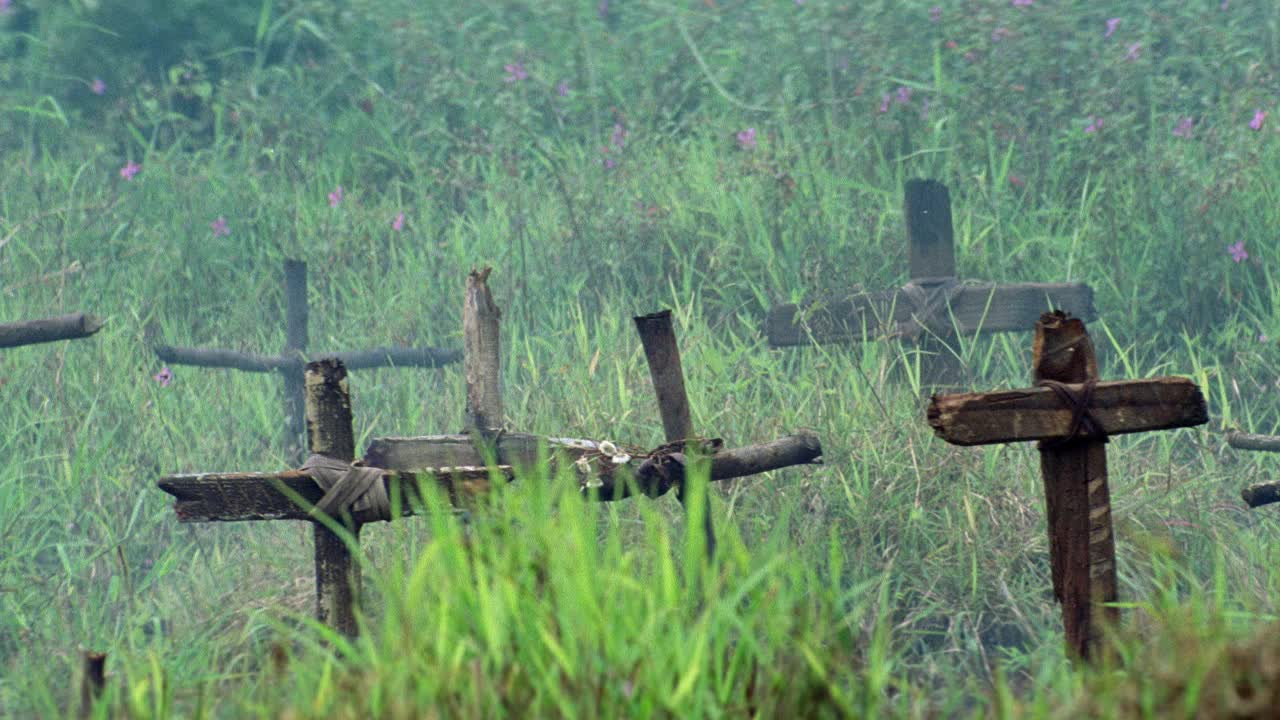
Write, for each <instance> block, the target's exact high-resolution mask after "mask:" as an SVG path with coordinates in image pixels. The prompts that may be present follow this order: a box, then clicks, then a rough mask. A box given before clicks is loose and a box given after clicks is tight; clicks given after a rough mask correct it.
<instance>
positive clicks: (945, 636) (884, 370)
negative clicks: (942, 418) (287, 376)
mask: <svg viewBox="0 0 1280 720" xmlns="http://www.w3.org/2000/svg"><path fill="white" fill-rule="evenodd" d="M26 5H27V4H26V3H23V2H21V0H15V1H14V2H13V3H4V4H2V5H0V8H3V9H2V10H0V13H3V14H0V127H2V128H3V129H4V132H3V133H0V150H2V152H3V163H0V322H11V321H16V320H20V319H27V318H35V317H46V316H50V315H56V314H61V313H64V312H71V311H75V310H83V311H88V312H93V313H97V314H100V315H102V316H104V317H106V318H107V325H106V327H105V328H104V329H103V330H102V331H101V332H100V333H98V334H97V335H96V336H94V337H92V338H89V339H84V340H77V341H72V342H64V343H58V344H52V345H36V346H30V347H22V348H14V349H7V350H4V351H0V402H2V403H3V405H2V407H3V408H4V412H2V413H0V448H2V449H3V453H2V456H3V458H4V461H3V462H2V463H0V716H3V717H10V716H12V717H59V716H62V715H65V714H73V713H74V712H75V699H76V697H77V693H78V691H77V682H78V678H77V673H78V670H79V667H80V662H81V660H80V658H81V651H82V650H85V649H90V650H97V651H102V652H106V653H107V654H108V661H107V662H108V665H107V667H108V673H109V678H108V685H107V690H106V695H105V697H104V699H103V701H102V702H100V703H99V704H98V706H97V707H96V708H95V713H94V714H95V716H97V717H122V716H127V717H140V718H145V717H273V718H275V717H294V718H301V717H335V718H346V717H350V718H363V717H406V718H407V717H505V716H510V717H574V718H593V717H637V718H644V717H721V716H728V717H746V716H756V717H762V718H768V717H827V716H833V717H834V716H850V717H898V716H901V717H955V716H999V717H1083V716H1093V717H1180V716H1185V717H1192V716H1197V713H1200V715H1199V716H1201V717H1220V716H1226V715H1227V714H1228V712H1229V711H1233V712H1237V713H1238V715H1236V716H1241V717H1264V716H1265V712H1266V710H1267V708H1268V707H1269V703H1270V702H1271V700H1272V696H1271V693H1274V692H1275V691H1274V690H1273V687H1280V684H1277V683H1276V682H1274V681H1275V680H1277V679H1278V677H1280V667H1278V666H1277V665H1276V660H1275V658H1276V657H1277V652H1278V651H1280V646H1277V644H1276V641H1275V637H1276V634H1275V628H1274V625H1272V623H1273V622H1274V621H1275V620H1276V616H1277V608H1276V602H1275V599H1274V598H1275V597H1276V595H1275V593H1276V592H1277V591H1280V571H1278V570H1277V568H1280V532H1278V531H1277V530H1278V528H1280V526H1278V525H1277V524H1276V523H1275V522H1274V521H1272V519H1271V518H1272V516H1273V515H1274V508H1260V509H1257V510H1253V511H1249V510H1247V509H1245V507H1244V505H1243V503H1242V502H1241V501H1240V499H1239V491H1240V489H1241V488H1243V487H1244V486H1245V485H1247V484H1250V483H1252V482H1258V481H1262V480H1266V479H1270V478H1272V477H1273V476H1274V472H1275V469H1276V467H1277V463H1278V462H1280V460H1278V459H1277V458H1274V457H1269V456H1267V455H1265V454H1261V453H1244V452H1239V451H1233V450H1231V449H1230V448H1228V447H1226V444H1225V442H1224V440H1223V436H1222V431H1223V430H1224V429H1227V428H1233V427H1239V428H1242V429H1247V430H1250V431H1254V432H1262V433H1268V432H1275V431H1277V430H1278V429H1280V399H1278V397H1277V388H1278V387H1280V383H1278V382H1277V378H1278V377H1280V368H1278V364H1280V345H1278V343H1280V305H1278V302H1280V272H1278V271H1277V267H1278V266H1277V265H1276V264H1275V262H1274V258H1275V257H1276V252H1277V251H1278V250H1280V235H1277V231H1276V228H1277V227H1280V144H1278V143H1280V137H1278V136H1277V128H1280V115H1277V114H1276V112H1277V111H1276V103H1277V98H1280V76H1277V71H1276V69H1277V68H1280V9H1277V8H1276V7H1274V6H1272V5H1271V4H1269V3H1265V2H1261V3H1260V2H1253V3H1248V2H1230V3H1228V2H1219V1H1218V0H1212V1H1209V0H1197V1H1196V2H1174V1H1172V0H1159V1H1158V2H1139V1H1137V0H1116V1H1115V2H1111V3H1106V5H1108V7H1106V8H1096V7H1093V5H1094V4H1088V6H1087V7H1086V4H1084V3H1053V2H1049V1H1048V0H1039V1H1037V2H1030V1H1024V0H1019V1H1018V2H1008V1H1007V0H961V1H957V2H949V3H943V4H941V5H940V7H939V8H938V9H937V10H933V9H931V8H930V5H932V3H931V2H901V3H879V2H867V3H859V2H845V3H840V2H834V1H831V2H829V1H827V0H805V1H799V0H797V1H795V2H792V1H789V0H788V1H783V0H770V2H767V3H763V2H762V3H741V2H729V1H728V0H696V1H695V0H681V1H680V2H669V3H668V2H657V1H651V0H629V1H626V2H623V1H621V0H615V1H614V2H612V3H610V2H607V0H606V1H601V2H599V3H597V2H594V1H593V2H585V1H583V2H563V3H553V2H533V1H521V0H509V1H506V2H481V3H474V4H472V3H454V2H440V1H438V0H432V1H430V2H421V3H413V2H405V1H402V0H391V1H388V2H379V3H372V2H355V3H334V4H329V3H326V2H304V1H303V0H296V1H294V2H278V3H274V4H273V3H271V2H250V3H243V2H242V3H224V4H222V7H223V9H222V10H218V11H214V10H210V9H209V8H207V7H205V4H203V3H198V2H195V1H194V0H192V1H191V2H177V3H172V4H161V5H163V7H160V8H157V7H152V5H154V4H146V3H142V2H140V1H139V2H127V3H121V5H122V7H123V8H125V9H124V10H120V11H119V12H107V11H105V10H103V9H101V8H98V7H97V4H96V3H95V4H90V3H84V4H66V6H65V7H64V6H62V5H58V6H57V7H53V6H52V4H50V6H48V7H39V6H37V7H36V8H35V9H32V8H31V7H27V6H26ZM104 5H105V4H104ZM192 18H196V19H195V20H193V19H192ZM174 28H189V29H190V32H187V31H185V30H184V32H183V33H176V31H174ZM95 81H97V82H95ZM98 83H100V84H98ZM99 91H100V92H99ZM912 177H932V178H937V179H939V180H942V181H943V182H945V183H947V184H948V185H949V186H950V188H951V194H952V202H953V214H954V220H955V228H956V241H957V255H958V262H959V268H960V274H961V275H962V276H963V277H973V278H983V279H990V280H997V281H1040V282H1051V281H1052V282H1065V281H1083V282H1087V283H1089V284H1090V285H1091V286H1092V287H1093V288H1094V289H1095V290H1096V293H1097V298H1096V299H1097V306H1098V308H1099V310H1100V313H1101V318H1100V319H1099V320H1098V321H1096V322H1093V323H1091V324H1090V329H1091V332H1092V334H1093V337H1094V340H1095V343H1096V344H1097V345H1098V351H1099V354H1100V356H1101V361H1102V375H1103V377H1104V378H1108V379H1110V378H1121V377H1129V378H1138V377H1147V376H1155V375H1166V374H1170V375H1185V376H1189V377H1191V378H1193V379H1194V380H1196V381H1197V382H1198V383H1200V384H1201V386H1202V388H1203V390H1204V392H1205V394H1206V396H1207V397H1208V399H1209V404H1210V411H1211V415H1212V418H1213V419H1212V421H1211V423H1210V425H1208V426H1205V427H1202V428H1197V429H1194V430H1179V431H1174V432H1163V433H1153V434H1147V435H1140V436H1123V437H1117V438H1114V439H1112V440H1111V442H1110V443H1109V445H1108V457H1109V460H1110V464H1111V489H1112V499H1113V510H1114V514H1115V529H1116V535H1117V552H1118V558H1119V573H1120V583H1121V595H1122V602H1123V607H1124V620H1123V625H1122V628H1121V629H1120V632H1119V634H1118V638H1117V642H1116V647H1117V649H1118V652H1117V655H1118V658H1117V659H1116V661H1115V662H1114V663H1110V664H1108V665H1106V666H1105V667H1100V668H1096V669H1092V670H1084V669H1081V668H1079V667H1075V666H1073V664H1072V663H1071V662H1070V661H1069V659H1068V658H1067V657H1066V655H1065V653H1064V650H1063V647H1062V642H1061V620H1060V615H1059V610H1058V607H1057V606H1056V605H1055V604H1054V602H1053V598H1052V592H1051V588H1050V578H1049V566H1048V549H1047V534H1046V531H1045V522H1044V510H1043V488H1042V485H1041V481H1040V480H1039V462H1038V458H1037V454H1036V452H1035V449H1034V447H1033V446H1032V445H1031V444H1022V445H1015V446H995V447H986V448H956V447H952V446H949V445H946V444H945V443H943V442H942V441H940V440H937V439H935V438H934V437H933V435H932V432H931V430H930V429H929V428H928V426H927V425H926V423H925V418H924V401H923V400H922V399H921V397H920V387H919V374H918V364H919V357H918V355H917V353H916V351H915V349H914V348H913V347H912V346H910V345H904V344H899V343H897V342H894V341H884V342H868V343H863V344H857V345H845V346H821V347H818V346H814V347H804V348H796V349H788V350H775V349H770V348H769V347H768V345H767V342H766V341H765V339H764V337H763V322H764V317H765V314H766V313H767V311H768V309H769V308H770V307H771V306H772V305H774V304H775V303H777V302H786V301H795V300H799V299H802V298H806V297H816V296H820V295H821V294H822V293H823V292H824V291H834V290H845V289H848V288H849V287H850V286H853V285H860V286H863V287H866V288H870V289H880V288H891V287H895V286H897V285H900V284H902V283H903V282H905V281H906V280H907V277H906V246H905V229H904V225H903V220H902V213H901V196H902V185H903V182H904V181H905V180H907V179H908V178H912ZM289 257H302V258H305V259H307V260H308V262H309V263H310V268H311V275H310V281H311V289H310V295H309V300H310V303H311V308H312V309H311V347H312V348H316V349H330V348H332V349H356V348H364V347H372V346H376V345H387V344H406V345H442V346H451V347H460V343H461V323H460V317H461V299H462V288H463V282H464V278H465V274H466V272H467V271H469V270H470V269H472V268H477V267H482V266H486V265H491V266H493V267H494V268H495V269H494V274H493V278H492V280H491V283H492V285H493V287H494V288H495V293H496V296H497V300H498V303H499V304H500V305H501V306H502V308H503V311H504V315H503V332H504V338H503V339H504V343H505V348H504V349H505V355H504V358H503V360H504V363H505V364H504V378H503V381H504V383H505V398H506V412H507V416H508V421H509V423H510V424H511V425H512V426H513V427H516V428H519V429H521V430H526V431H530V432H539V433H546V434H551V435H571V436H581V437H594V438H608V439H612V440H615V441H623V442H627V443H630V444H634V445H640V446H647V447H652V446H656V445H658V444H660V443H661V442H662V439H663V438H662V428H661V424H660V423H659V420H658V412H657V407H656V403H655V402H654V400H653V396H652V391H651V386H650V381H649V376H648V371H647V369H646V366H645V362H644V356H643V354H642V352H641V349H640V344H639V342H638V339H637V338H636V336H635V332H634V329H633V327H632V323H631V317H632V316H633V315H638V314H642V313H646V312H651V311H655V310H658V309H660V308H663V307H670V308H672V309H673V311H674V313H675V317H676V326H677V332H678V333H679V337H680V341H681V345H682V351H683V353H684V367H685V372H686V378H687V384H688V387H689V391H690V396H691V400H692V404H693V414H694V424H695V426H696V427H698V428H699V429H702V430H703V431H704V432H705V433H706V434H709V435H715V436H718V437H722V438H724V439H725V440H726V442H727V443H728V444H730V445H743V444H748V443H752V442H759V441H764V440H768V439H772V438H774V437H777V436H780V435H783V434H786V433H788V432H790V431H792V430H795V429H798V428H810V429H813V430H814V431H816V432H817V433H818V434H819V435H820V437H821V438H822V442H823V446H824V450H825V464H824V465H822V466H816V467H805V468H803V469H793V470H788V471H782V472H776V473H772V474H770V475H768V476H763V477H756V478H751V479H744V480H739V481H734V482H732V483H726V484H721V485H722V486H721V487H718V488H716V490H715V491H714V492H713V494H712V508H711V511H712V513H713V515H714V518H715V521H716V523H717V527H718V530H719V533H720V552H719V553H718V555H717V557H716V558H715V560H714V562H712V563H710V564H706V563H704V562H703V561H702V557H701V554H700V553H699V548H698V537H699V536H698V534H697V533H688V534H686V532H685V519H684V516H683V513H682V511H681V509H680V507H679V505H678V504H677V503H676V502H675V500H673V499H672V498H670V497H664V498H662V499H659V500H658V501H656V502H650V501H647V500H630V501H627V502H625V503H613V504H609V505H587V504H584V503H580V502H577V501H576V498H572V497H569V495H572V494H573V493H572V492H570V493H568V494H565V493H564V492H561V491H560V489H562V488H563V487H564V486H565V485H566V484H565V483H555V482H553V481H552V480H553V479H552V478H547V477H526V478H522V479H520V480H519V481H517V482H515V483H513V484H512V485H510V486H509V487H507V488H505V489H504V490H503V491H502V492H499V493H496V494H495V495H494V496H493V497H492V498H491V506H487V507H485V508H483V509H482V510H480V511H478V512H476V513H474V514H473V515H472V516H471V522H470V523H469V524H468V525H467V526H466V527H465V528H464V527H463V524H462V522H461V521H460V520H459V519H458V518H457V517H456V516H455V515H453V514H452V513H449V512H446V510H445V508H444V507H443V506H440V507H437V508H436V510H438V512H433V513H430V514H429V515H428V516H427V517H419V518H411V519H407V520H405V521H403V522H395V523H390V524H380V525H377V526H369V527H368V528H366V530H365V532H364V534H363V536H362V547H363V549H364V551H365V553H366V555H367V557H366V563H365V569H364V573H365V578H366V586H367V588H368V592H369V595H370V597H369V602H368V603H367V608H366V610H367V613H366V616H365V617H364V622H365V632H364V633H363V634H362V635H361V637H360V639H359V640H357V641H354V642H348V641H346V640H343V639H340V638H336V637H333V636H332V635H331V634H329V633H327V632H326V631H325V629H324V628H322V627H318V626H317V625H316V624H315V623H314V622H313V621H312V620H310V615H311V613H312V609H313V608H312V603H313V596H312V592H313V579H312V577H313V576H312V566H311V562H312V560H311V532H310V528H308V527H306V526H305V524H302V523H243V524H218V525H179V524H178V523H177V520H176V518H175V517H174V515H173V512H172V508H171V503H170V501H169V498H168V496H166V495H165V494H164V493H162V492H161V491H160V490H158V489H157V488H156V486H155V481H156V480H157V479H158V478H159V476H161V475H163V474H168V473H176V472H195V471H202V470H232V469H237V470H275V469H282V468H285V467H288V466H289V465H290V463H291V462H292V458H291V457H290V456H289V454H288V452H287V450H286V448H285V447H284V445H283V443H282V442H281V438H280V431H279V428H280V425H281V423H282V421H283V417H282V409H281V401H280V381H279V379H278V378H276V377H272V376H269V375H249V374H244V373H236V372H230V371H221V370H199V369H196V368H188V367H180V366H175V367H172V368H170V370H171V371H172V376H173V379H172V382H169V383H166V384H162V383H161V382H159V381H157V380H156V379H155V376H156V375H157V374H158V373H160V372H161V370H162V366H161V364H160V363H159V362H158V361H157V360H156V359H155V357H154V355H153V354H152V351H151V348H152V346H154V345H156V344H160V343H169V344H175V345H203V346H220V347H231V348H236V349H244V350H258V351H262V352H274V351H276V350H278V349H279V348H280V347H281V346H282V345H283V343H284V337H283V331H282V330H281V329H280V328H281V327H282V322H281V319H280V318H281V317H282V313H283V307H282V306H283V299H284V293H283V288H282V287H281V280H280V263H281V260H283V259H284V258H289ZM1030 347H1031V340H1030V334H1029V333H1027V334H1021V333H1014V334H1006V335H1000V336H992V337H985V338H981V339H977V340H974V339H971V338H967V339H964V340H963V341H962V343H961V344H960V347H959V350H960V351H961V352H962V354H963V358H964V360H965V363H966V367H967V368H968V369H969V372H970V376H971V377H970V379H971V381H972V385H973V387H974V388H977V389H988V388H996V387H1021V386H1024V385H1026V384H1027V382H1028V375H1029V360H1030ZM462 386H463V379H462V376H461V371H460V369H459V367H458V366H450V367H447V368H444V369H441V370H421V369H409V370H406V369H397V370H394V371H391V370H381V371H367V370H366V371H358V372H355V373H353V375H352V381H351V388H352V395H353V398H354V410H355V419H356V431H357V433H358V434H359V438H358V444H359V446H360V448H363V446H364V443H365V442H367V440H368V439H369V438H372V437H378V436H384V435H411V434H428V433H442V432H454V431H457V430H459V429H460V427H461V423H462V410H463V405H464V400H463V392H462ZM724 485H727V486H724ZM438 500H439V503H443V500H442V499H438ZM464 532H465V533H467V534H468V537H469V543H463V542H462V537H463V533H464ZM468 547H469V548H470V551H468V550H467V548H468ZM1268 635H1270V637H1269V638H1268ZM1258 638H1261V639H1260V640H1259V639H1258ZM1251 704H1252V711H1251V710H1250V707H1251ZM1250 712H1253V714H1250Z"/></svg>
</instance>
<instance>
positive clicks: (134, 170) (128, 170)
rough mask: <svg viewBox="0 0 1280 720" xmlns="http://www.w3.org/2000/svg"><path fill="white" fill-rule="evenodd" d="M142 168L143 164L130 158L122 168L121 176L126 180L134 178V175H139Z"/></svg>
mask: <svg viewBox="0 0 1280 720" xmlns="http://www.w3.org/2000/svg"><path fill="white" fill-rule="evenodd" d="M140 170H142V166H141V165H139V164H138V163H136V162H134V161H132V160H130V161H128V162H126V163H125V164H124V167H122V168H120V177H122V178H124V179H125V180H132V179H133V176H134V175H137V174H138V171H140Z"/></svg>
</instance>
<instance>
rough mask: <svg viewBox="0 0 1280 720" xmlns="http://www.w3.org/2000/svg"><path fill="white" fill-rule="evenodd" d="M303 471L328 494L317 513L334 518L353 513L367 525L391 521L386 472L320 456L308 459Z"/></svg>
mask: <svg viewBox="0 0 1280 720" xmlns="http://www.w3.org/2000/svg"><path fill="white" fill-rule="evenodd" d="M301 469H302V471H303V472H306V473H307V474H309V475H311V477H312V478H313V479H314V480H315V481H316V483H317V484H318V485H320V487H321V488H322V489H324V491H325V492H324V497H322V498H320V501H319V502H317V503H316V507H315V512H322V513H324V514H326V515H328V516H329V517H333V518H340V517H342V515H343V514H344V513H350V514H351V515H352V516H353V517H357V518H358V519H360V520H361V521H363V522H369V521H374V520H390V519H391V501H390V499H389V498H388V497H387V486H386V483H384V482H382V478H383V477H384V476H385V475H386V471H385V470H382V469H380V468H374V467H359V466H356V465H352V464H351V463H348V462H343V461H342V460H337V459H335V458H331V457H328V456H326V455H320V454H314V455H311V456H310V457H308V458H307V461H306V462H305V463H303V464H302V468H301Z"/></svg>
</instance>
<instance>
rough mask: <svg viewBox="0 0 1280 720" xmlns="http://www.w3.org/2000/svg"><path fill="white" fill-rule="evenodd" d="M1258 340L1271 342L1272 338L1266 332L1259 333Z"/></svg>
mask: <svg viewBox="0 0 1280 720" xmlns="http://www.w3.org/2000/svg"><path fill="white" fill-rule="evenodd" d="M1258 342H1260V343H1264V342H1271V338H1269V337H1267V334H1266V333H1258Z"/></svg>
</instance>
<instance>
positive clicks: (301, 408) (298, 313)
mask: <svg viewBox="0 0 1280 720" xmlns="http://www.w3.org/2000/svg"><path fill="white" fill-rule="evenodd" d="M284 299H285V341H284V350H283V351H282V352H281V356H282V357H283V359H284V361H285V362H284V364H283V365H281V366H280V375H281V377H283V378H284V411H285V417H286V418H288V419H287V421H286V424H285V434H286V438H285V446H286V447H294V446H295V445H294V444H295V443H297V442H298V438H300V437H301V436H302V433H303V432H304V431H305V430H306V412H307V410H306V391H305V390H304V389H303V388H304V379H303V373H304V367H305V366H306V360H305V356H306V352H307V340H308V332H307V325H308V322H307V321H308V316H309V315H310V309H309V307H308V306H307V264H306V263H305V262H302V261H301V260H285V261H284Z"/></svg>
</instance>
